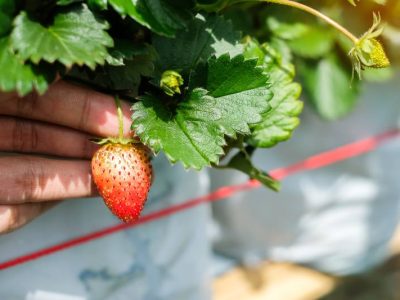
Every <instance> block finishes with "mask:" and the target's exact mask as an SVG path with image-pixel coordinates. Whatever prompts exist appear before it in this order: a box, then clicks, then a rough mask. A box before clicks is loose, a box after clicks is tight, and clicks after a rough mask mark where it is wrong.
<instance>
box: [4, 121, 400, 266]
mask: <svg viewBox="0 0 400 300" xmlns="http://www.w3.org/2000/svg"><path fill="white" fill-rule="evenodd" d="M399 136H400V129H392V130H389V131H386V132H384V133H381V134H378V135H376V136H373V137H369V138H365V139H361V140H359V141H356V142H353V143H350V144H347V145H344V146H341V147H338V148H335V149H333V150H329V151H326V152H322V153H320V154H317V155H314V156H311V157H309V158H307V159H305V160H303V161H300V162H298V163H295V164H293V165H290V166H288V167H284V168H279V169H275V170H273V171H271V172H270V175H271V176H272V177H274V178H276V179H278V180H282V179H284V178H286V177H287V176H290V175H293V174H296V173H299V172H302V171H307V170H314V169H318V168H322V167H325V166H328V165H331V164H334V163H336V162H340V161H343V160H346V159H349V158H352V157H356V156H359V155H362V154H364V153H367V152H370V151H372V150H374V149H376V148H377V147H378V146H379V145H381V144H382V143H384V142H386V141H388V140H391V139H394V138H396V137H399ZM260 186H261V184H260V183H259V182H258V181H256V180H248V181H247V182H245V183H242V184H237V185H231V186H224V187H221V188H218V189H217V190H215V191H214V192H212V193H210V194H208V195H205V196H201V197H198V198H194V199H190V200H187V201H185V202H183V203H180V204H176V205H171V206H170V207H167V208H164V209H161V210H159V211H155V212H152V213H149V214H147V215H144V216H143V217H141V218H140V219H139V220H138V221H136V222H134V223H131V224H118V225H114V226H111V227H107V228H104V229H101V230H98V231H95V232H92V233H89V234H86V235H82V236H79V237H76V238H73V239H70V240H67V241H65V242H61V243H59V244H56V245H53V246H50V247H47V248H43V249H41V250H37V251H34V252H31V253H28V254H26V255H22V256H19V257H16V258H13V259H11V260H8V261H5V262H2V263H0V270H4V269H8V268H11V267H14V266H17V265H20V264H24V263H27V262H29V261H31V260H34V259H38V258H40V257H44V256H47V255H50V254H53V253H56V252H59V251H62V250H65V249H68V248H71V247H75V246H79V245H81V244H84V243H87V242H89V241H93V240H96V239H99V238H102V237H105V236H107V235H110V234H113V233H116V232H119V231H122V230H126V229H128V228H133V227H136V226H139V225H142V224H145V223H148V222H151V221H156V220H159V219H161V218H164V217H167V216H170V215H173V214H176V213H178V212H181V211H184V210H186V209H190V208H192V207H195V206H198V205H200V204H202V203H208V202H215V201H219V200H222V199H225V198H228V197H230V196H232V195H234V194H236V193H239V192H243V191H246V190H251V189H254V188H258V187H260Z"/></svg>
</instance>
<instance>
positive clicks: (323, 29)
mask: <svg viewBox="0 0 400 300" xmlns="http://www.w3.org/2000/svg"><path fill="white" fill-rule="evenodd" d="M285 19H286V20H280V19H277V18H274V17H269V18H268V20H267V24H268V27H269V29H270V30H271V31H272V33H273V34H274V36H275V37H278V38H280V39H283V40H285V41H286V43H287V45H288V46H289V47H290V49H291V50H292V52H293V53H295V54H297V55H298V56H302V57H306V58H317V57H321V56H323V55H325V54H327V53H329V52H330V51H331V50H332V48H333V46H334V43H335V33H334V31H333V30H332V29H331V28H330V27H329V26H326V25H321V24H319V23H316V22H314V21H312V20H311V21H309V22H305V20H302V19H299V20H297V19H296V17H295V16H285Z"/></svg>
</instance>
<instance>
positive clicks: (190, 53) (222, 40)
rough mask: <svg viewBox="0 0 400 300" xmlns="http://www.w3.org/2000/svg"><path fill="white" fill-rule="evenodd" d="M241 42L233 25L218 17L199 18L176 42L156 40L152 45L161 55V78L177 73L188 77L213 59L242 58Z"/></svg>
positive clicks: (159, 64) (205, 16) (181, 32)
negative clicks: (237, 56) (224, 57)
mask: <svg viewBox="0 0 400 300" xmlns="http://www.w3.org/2000/svg"><path fill="white" fill-rule="evenodd" d="M239 40H240V34H239V33H238V32H236V31H234V30H233V28H232V24H231V23H230V22H228V21H225V20H224V19H223V18H221V17H218V16H216V15H201V14H198V15H197V16H196V17H195V18H194V19H193V21H192V22H191V23H190V24H188V28H187V30H183V31H179V32H178V33H177V34H176V38H175V39H168V38H165V37H159V36H154V38H153V45H154V47H155V48H156V50H157V52H158V54H159V60H158V62H157V66H158V69H159V70H160V74H161V73H162V72H163V71H165V70H176V71H179V72H180V73H181V74H184V75H188V73H189V72H190V71H192V70H194V69H195V67H196V65H197V64H198V63H199V62H205V61H207V60H208V58H209V57H211V56H212V55H215V56H217V57H218V56H220V55H222V54H225V53H229V54H230V55H231V57H234V56H236V55H238V54H240V53H241V52H242V46H241V45H240V43H239V42H238V41H239Z"/></svg>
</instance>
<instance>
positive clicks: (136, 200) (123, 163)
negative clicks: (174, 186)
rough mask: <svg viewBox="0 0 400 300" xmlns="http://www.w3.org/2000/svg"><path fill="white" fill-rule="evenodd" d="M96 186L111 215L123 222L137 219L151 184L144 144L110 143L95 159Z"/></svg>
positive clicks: (149, 166) (93, 164)
mask: <svg viewBox="0 0 400 300" xmlns="http://www.w3.org/2000/svg"><path fill="white" fill-rule="evenodd" d="M92 175H93V180H94V183H95V184H96V186H97V189H98V191H99V193H100V195H101V196H102V197H103V199H104V202H105V204H106V205H107V206H108V208H109V209H110V210H111V212H112V213H113V214H114V215H116V216H117V217H118V218H120V219H121V220H122V221H124V222H127V223H128V222H133V221H135V220H137V219H138V218H139V216H140V213H141V211H142V209H143V206H144V204H145V202H146V199H147V194H148V192H149V189H150V185H151V178H152V167H151V164H150V160H149V155H148V150H147V149H146V148H145V147H144V146H143V145H141V144H119V143H110V144H106V145H104V146H102V147H101V148H100V149H99V150H97V152H96V153H95V154H94V156H93V158H92Z"/></svg>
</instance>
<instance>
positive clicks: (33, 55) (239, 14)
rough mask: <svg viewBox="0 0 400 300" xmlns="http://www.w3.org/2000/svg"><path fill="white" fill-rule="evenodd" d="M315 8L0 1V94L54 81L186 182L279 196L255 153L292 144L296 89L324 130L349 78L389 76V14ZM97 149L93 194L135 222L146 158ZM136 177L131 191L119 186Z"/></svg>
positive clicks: (338, 111)
mask: <svg viewBox="0 0 400 300" xmlns="http://www.w3.org/2000/svg"><path fill="white" fill-rule="evenodd" d="M321 2H325V1H290V0H176V1H172V0H135V1H134V0H132V1H130V0H108V1H107V0H87V1H79V0H46V1H37V0H19V1H12V0H0V90H1V91H3V92H11V91H16V92H17V93H18V94H19V95H20V96H25V95H27V94H28V93H31V92H36V93H40V94H42V93H44V92H45V91H46V90H47V89H48V87H49V85H50V84H51V83H52V82H53V81H54V80H55V78H56V77H61V78H63V79H64V80H68V81H73V82H79V83H81V84H85V85H87V86H90V87H91V88H93V89H97V90H99V91H102V92H105V93H109V94H111V95H114V96H119V97H121V98H123V99H125V100H129V101H131V102H132V112H133V113H132V129H133V131H134V132H135V133H136V135H137V138H138V139H139V140H140V142H141V143H143V144H144V145H145V146H146V149H149V150H150V151H151V152H153V153H154V154H157V153H159V152H163V153H164V154H165V155H166V156H167V158H168V159H169V160H170V161H171V163H176V162H180V163H182V164H183V166H184V167H185V168H193V169H197V170H200V169H202V168H204V167H214V168H220V169H225V168H233V169H236V170H239V171H242V172H245V173H246V174H248V175H249V176H250V177H251V178H253V179H257V180H259V181H260V182H262V183H263V184H264V185H265V186H267V187H269V188H271V189H274V190H278V189H279V182H277V181H276V180H275V179H274V178H272V177H271V176H269V175H268V173H267V172H266V171H264V170H260V169H259V168H257V166H255V165H253V163H252V159H251V157H252V153H253V152H254V151H255V150H256V149H257V148H268V147H273V146H275V145H276V144H278V143H280V142H283V141H285V140H287V139H289V138H290V136H291V135H292V133H293V131H294V130H295V128H296V127H297V126H298V124H299V115H300V113H301V111H302V108H303V102H302V101H301V100H300V99H299V97H300V94H301V89H302V88H303V89H304V91H305V95H306V96H307V98H306V99H307V100H309V102H310V103H311V104H312V105H313V106H314V107H315V108H316V111H317V112H318V113H319V114H320V115H321V117H323V118H326V119H335V118H339V117H342V116H344V115H345V114H347V113H348V112H350V111H351V109H352V108H353V107H354V105H355V102H356V101H355V100H356V98H357V94H358V91H359V88H360V81H359V78H361V77H363V76H365V77H367V78H373V77H375V78H378V77H382V76H387V75H385V74H388V72H386V73H382V71H380V72H376V71H371V70H374V69H381V68H387V67H389V64H390V63H389V59H388V56H387V55H386V53H385V50H384V49H385V46H384V45H383V44H382V41H383V40H382V39H381V38H380V36H381V34H382V31H383V27H382V26H381V16H382V17H384V18H385V20H386V21H387V22H389V24H390V25H389V26H390V28H392V29H393V30H397V29H396V28H398V27H397V26H399V24H398V12H399V10H400V8H399V6H398V4H396V3H397V2H396V1H395V0H392V1H390V0H388V1H373V0H365V1H361V2H360V3H359V2H357V1H354V0H348V1H346V0H341V1H326V2H325V3H321ZM382 2H386V3H382ZM385 4H386V6H385ZM353 6H354V7H353ZM372 12H376V13H375V14H374V15H373V14H372ZM346 13H349V14H350V15H352V16H353V17H352V18H351V21H352V22H349V18H346ZM396 16H397V17H396ZM366 20H368V21H366ZM371 21H373V24H372V25H371V24H370V23H371ZM396 22H397V23H396ZM342 23H343V24H342ZM341 24H342V25H341ZM346 28H354V30H356V31H359V34H357V35H355V34H353V33H351V31H350V30H349V29H346ZM368 28H369V29H368ZM363 32H365V33H364V34H362V33H363ZM385 42H387V43H390V37H389V36H388V35H386V40H385ZM387 45H388V44H387ZM388 47H390V46H389V45H388ZM364 70H366V73H364ZM355 73H357V74H358V76H354V74H355ZM362 75H363V76H362ZM27 101H29V100H27ZM106 143H108V144H107V145H106V146H104V148H102V149H101V150H100V152H98V153H97V154H96V156H95V157H94V159H93V165H92V167H93V173H94V179H95V182H96V184H97V186H98V188H99V190H100V193H101V195H102V196H103V197H104V198H105V200H106V203H107V205H108V206H109V207H110V208H111V210H113V212H114V213H116V214H117V215H119V216H120V217H121V218H122V219H125V220H128V221H129V220H133V219H135V218H136V217H137V215H138V214H139V212H140V210H141V207H142V205H143V203H144V201H145V198H146V196H147V192H148V188H149V185H150V182H151V175H150V174H151V168H150V166H149V163H148V162H147V158H145V157H146V154H145V153H146V151H147V150H145V148H144V147H143V146H139V145H138V144H137V140H135V141H128V142H127V141H123V140H121V139H118V138H115V139H109V140H107V141H106ZM127 156H132V157H133V156H134V157H136V158H137V159H138V160H139V162H138V163H137V164H136V163H132V162H129V161H125V158H126V157H127ZM113 157H114V159H117V160H118V159H120V160H122V161H124V162H123V163H121V164H117V165H115V164H113V161H114V160H113V159H112V158H113ZM141 168H144V169H145V171H144V173H145V175H143V177H142V173H141V174H140V176H139V177H140V178H141V179H140V181H135V180H137V179H138V178H136V179H135V180H133V179H132V178H131V177H129V178H128V177H126V174H128V173H127V172H129V173H131V172H132V176H133V173H135V172H136V171H137V169H141ZM121 170H127V172H123V173H124V174H122V175H123V176H122V175H121ZM103 171H104V172H103ZM103 173H104V174H105V175H104V176H103V175H102V174H103ZM110 176H111V177H110ZM114 177H117V179H115V178H114ZM113 178H114V180H115V181H113V183H112V184H110V182H111V181H112V180H113ZM131 179H132V181H131ZM107 180H109V182H108V181H107ZM141 184H143V186H141ZM136 185H137V186H136ZM113 186H114V187H113ZM131 186H132V189H131ZM124 189H125V191H127V194H126V193H125V194H124V192H123V191H124ZM133 189H134V190H133ZM127 195H128V196H127ZM132 195H134V196H132ZM124 197H125V198H126V197H128V198H129V199H130V200H129V201H131V202H129V201H128V202H127V203H130V204H128V206H130V207H132V205H133V206H135V205H136V206H135V207H136V208H135V209H134V210H133V211H134V213H133V215H132V214H126V211H125V208H124V207H123V208H121V205H122V204H121V203H120V202H118V201H119V200H118V198H124ZM132 203H134V204H132ZM118 205H119V206H118Z"/></svg>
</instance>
